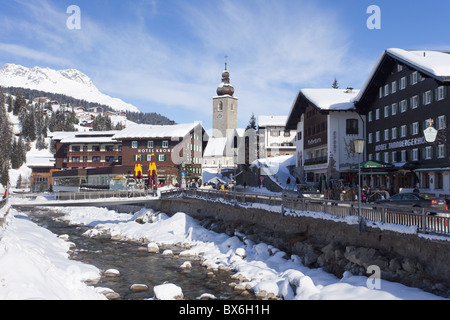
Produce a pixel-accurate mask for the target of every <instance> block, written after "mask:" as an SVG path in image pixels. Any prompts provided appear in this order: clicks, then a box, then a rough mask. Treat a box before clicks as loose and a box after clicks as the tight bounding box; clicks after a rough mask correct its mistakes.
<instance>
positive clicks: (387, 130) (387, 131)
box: [384, 129, 390, 141]
mask: <svg viewBox="0 0 450 320" xmlns="http://www.w3.org/2000/svg"><path fill="white" fill-rule="evenodd" d="M389 131H390V130H389V129H385V130H384V141H388V140H389Z"/></svg>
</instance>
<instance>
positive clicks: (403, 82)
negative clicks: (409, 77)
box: [400, 77, 406, 90]
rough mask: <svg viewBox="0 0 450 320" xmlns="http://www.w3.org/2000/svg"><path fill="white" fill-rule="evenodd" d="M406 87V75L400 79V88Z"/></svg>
mask: <svg viewBox="0 0 450 320" xmlns="http://www.w3.org/2000/svg"><path fill="white" fill-rule="evenodd" d="M405 88H406V77H403V78H401V79H400V90H403V89H405Z"/></svg>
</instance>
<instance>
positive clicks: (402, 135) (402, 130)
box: [400, 125, 406, 138]
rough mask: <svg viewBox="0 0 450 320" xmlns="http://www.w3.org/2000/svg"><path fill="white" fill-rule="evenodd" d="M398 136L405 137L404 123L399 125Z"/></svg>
mask: <svg viewBox="0 0 450 320" xmlns="http://www.w3.org/2000/svg"><path fill="white" fill-rule="evenodd" d="M400 137H401V138H404V137H406V125H403V126H401V127H400Z"/></svg>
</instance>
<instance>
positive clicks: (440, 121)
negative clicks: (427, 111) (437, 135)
mask: <svg viewBox="0 0 450 320" xmlns="http://www.w3.org/2000/svg"><path fill="white" fill-rule="evenodd" d="M446 128H447V117H446V116H440V117H438V118H437V128H436V129H438V130H441V129H446Z"/></svg>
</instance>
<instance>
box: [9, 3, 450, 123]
mask: <svg viewBox="0 0 450 320" xmlns="http://www.w3.org/2000/svg"><path fill="white" fill-rule="evenodd" d="M70 5H77V6H79V8H80V10H81V29H79V30H70V29H68V28H67V26H66V21H67V19H68V18H69V17H70V14H67V12H66V11H67V8H68V7H69V6H70ZM370 5H377V6H378V7H379V8H380V11H381V29H379V30H369V29H368V28H367V24H366V22H367V20H368V19H369V17H370V16H371V14H368V13H367V8H368V7H369V6H370ZM0 7H1V10H0V67H1V66H3V65H4V64H5V63H16V64H21V65H24V66H26V67H34V66H40V67H50V68H54V69H68V68H75V69H78V70H80V71H82V72H84V73H85V74H87V75H88V76H89V77H90V78H91V79H92V81H93V82H94V84H95V85H96V86H97V87H98V88H99V90H100V91H102V92H104V93H106V94H109V95H111V96H113V97H118V98H121V99H123V100H124V101H126V102H129V103H132V104H134V105H135V106H137V107H138V108H139V109H140V110H141V111H143V112H158V113H161V114H163V115H165V116H167V117H169V118H171V119H173V120H175V121H176V122H178V123H184V122H193V121H202V123H203V125H204V126H205V128H207V129H209V128H210V127H211V123H212V97H213V96H215V95H216V89H217V86H218V85H219V84H220V82H221V73H222V70H223V68H224V61H225V56H228V66H229V71H230V73H231V83H232V84H233V85H234V87H235V90H236V94H235V95H236V97H238V98H239V126H240V127H245V126H246V124H247V123H248V121H249V118H250V116H251V114H252V113H254V114H255V115H256V116H258V115H287V114H288V113H289V111H290V108H291V106H292V103H293V101H294V99H295V97H296V94H297V92H298V91H299V90H300V89H302V88H329V87H331V84H332V82H333V80H334V78H337V80H338V82H339V84H340V86H341V88H346V87H349V86H350V87H354V88H359V87H361V86H362V84H363V82H364V80H365V79H366V78H367V76H368V74H369V73H370V70H371V69H372V68H373V66H374V64H375V63H376V61H377V59H378V57H379V56H380V55H381V53H382V52H383V51H384V50H385V49H387V48H392V47H396V48H403V49H418V50H420V49H428V50H433V49H436V50H450V19H449V12H450V1H448V0H433V1H428V2H426V1H407V0H384V1H381V0H378V1H376V0H371V1H366V0H342V1H331V0H320V1H311V0H308V1H307V0H295V1H294V0H192V1H185V0H133V1H131V0H120V1H119V0H109V1H105V0H90V1H76V0H69V1H66V0H42V1H31V0H28V1H27V0H0Z"/></svg>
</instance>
